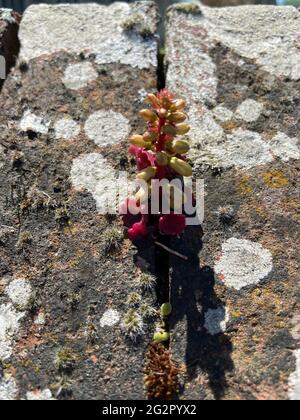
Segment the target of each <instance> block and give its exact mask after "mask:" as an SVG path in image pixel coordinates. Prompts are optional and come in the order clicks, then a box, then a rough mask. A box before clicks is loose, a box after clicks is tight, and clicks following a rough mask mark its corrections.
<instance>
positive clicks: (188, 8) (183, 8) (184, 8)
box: [175, 3, 202, 15]
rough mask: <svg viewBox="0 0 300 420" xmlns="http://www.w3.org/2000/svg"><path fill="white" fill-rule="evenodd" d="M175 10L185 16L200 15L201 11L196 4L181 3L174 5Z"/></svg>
mask: <svg viewBox="0 0 300 420" xmlns="http://www.w3.org/2000/svg"><path fill="white" fill-rule="evenodd" d="M175 8H176V10H178V11H179V12H183V13H186V14H188V15H189V14H193V15H201V14H202V12H201V9H200V6H199V5H198V4H196V3H182V4H177V5H176V7H175Z"/></svg>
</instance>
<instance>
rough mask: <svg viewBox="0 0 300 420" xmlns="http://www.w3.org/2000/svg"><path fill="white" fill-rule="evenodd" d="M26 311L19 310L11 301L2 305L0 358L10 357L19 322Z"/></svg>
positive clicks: (0, 312)
mask: <svg viewBox="0 0 300 420" xmlns="http://www.w3.org/2000/svg"><path fill="white" fill-rule="evenodd" d="M24 315H25V312H19V311H17V310H16V309H15V308H14V307H13V306H12V304H11V303H8V304H2V305H1V306H0V360H3V361H5V360H7V359H9V358H10V356H11V354H12V349H13V341H14V339H15V337H16V335H17V333H18V331H19V322H20V320H21V319H22V318H23V317H24Z"/></svg>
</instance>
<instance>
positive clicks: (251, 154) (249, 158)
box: [209, 129, 274, 169]
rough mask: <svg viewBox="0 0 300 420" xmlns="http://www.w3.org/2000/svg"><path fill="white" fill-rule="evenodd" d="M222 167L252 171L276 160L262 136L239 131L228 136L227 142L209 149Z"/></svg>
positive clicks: (247, 131) (251, 132)
mask: <svg viewBox="0 0 300 420" xmlns="http://www.w3.org/2000/svg"><path fill="white" fill-rule="evenodd" d="M209 151H210V152H211V153H212V154H213V156H214V158H215V159H216V161H217V162H219V165H220V167H225V168H227V167H228V168H229V167H237V168H242V169H250V168H252V167H254V166H258V165H264V164H267V163H269V162H272V161H273V160H274V157H273V155H272V153H271V151H270V149H269V146H268V144H267V143H266V142H265V141H263V140H262V138H261V136H260V135H259V134H258V133H256V132H254V131H249V130H242V129H237V130H234V131H233V132H232V134H229V135H228V136H227V140H226V141H225V142H224V143H223V144H220V145H219V146H216V147H211V148H209Z"/></svg>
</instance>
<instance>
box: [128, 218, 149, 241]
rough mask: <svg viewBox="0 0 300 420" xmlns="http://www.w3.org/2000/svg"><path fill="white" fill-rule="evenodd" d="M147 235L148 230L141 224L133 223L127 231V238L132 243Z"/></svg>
mask: <svg viewBox="0 0 300 420" xmlns="http://www.w3.org/2000/svg"><path fill="white" fill-rule="evenodd" d="M148 234H149V231H148V228H147V226H146V225H145V224H144V223H143V222H139V223H135V224H134V225H133V226H132V228H131V229H129V230H128V237H129V239H131V240H132V241H137V240H138V239H142V238H145V237H146V236H148Z"/></svg>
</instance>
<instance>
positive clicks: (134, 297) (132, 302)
mask: <svg viewBox="0 0 300 420" xmlns="http://www.w3.org/2000/svg"><path fill="white" fill-rule="evenodd" d="M141 300H142V296H141V295H140V294H139V293H136V292H133V293H130V295H129V296H128V297H127V301H126V303H127V305H129V306H136V305H138V304H139V303H140V302H141Z"/></svg>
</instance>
